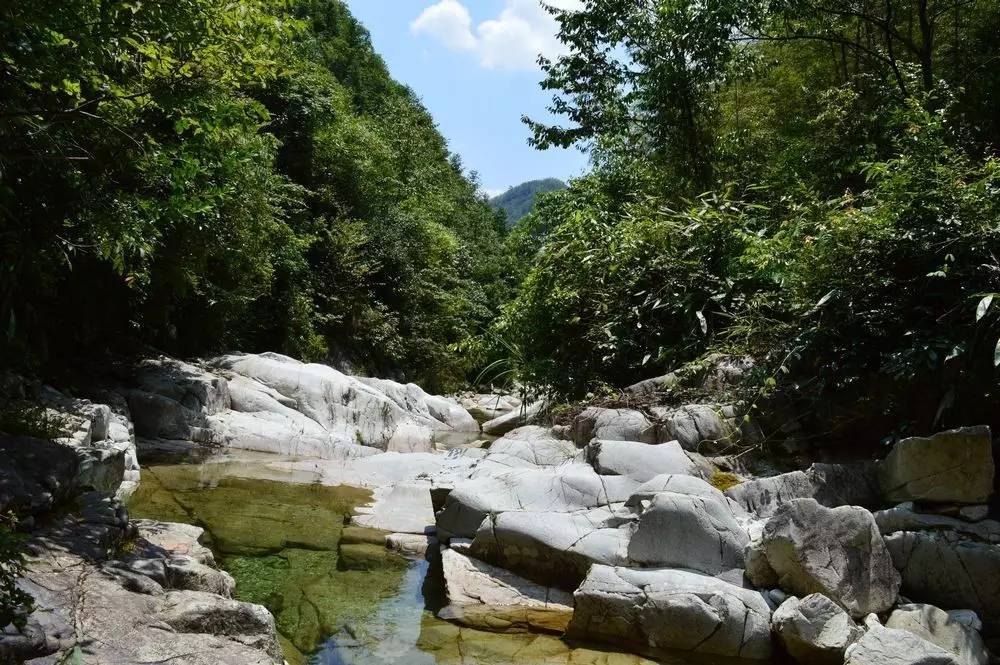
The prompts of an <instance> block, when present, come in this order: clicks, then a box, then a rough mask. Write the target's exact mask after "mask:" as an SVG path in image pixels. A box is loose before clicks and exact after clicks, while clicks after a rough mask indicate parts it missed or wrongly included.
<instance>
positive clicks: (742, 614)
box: [567, 565, 771, 660]
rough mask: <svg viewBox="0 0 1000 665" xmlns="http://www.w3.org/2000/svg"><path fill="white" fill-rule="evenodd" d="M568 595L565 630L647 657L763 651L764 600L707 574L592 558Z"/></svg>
mask: <svg viewBox="0 0 1000 665" xmlns="http://www.w3.org/2000/svg"><path fill="white" fill-rule="evenodd" d="M573 598H574V600H575V602H576V609H575V611H574V613H573V620H572V621H570V624H569V629H568V630H567V636H568V637H571V638H578V639H586V640H597V641H601V642H608V643H611V644H615V645H625V646H628V647H629V648H632V649H636V650H637V651H640V652H641V653H644V654H648V655H650V656H652V657H657V656H661V655H663V656H666V655H668V652H669V651H670V650H685V651H694V652H697V653H704V654H715V655H721V656H733V657H740V658H746V659H753V660H767V659H768V658H770V656H771V629H770V623H771V609H770V607H769V606H768V604H767V601H765V600H764V597H763V596H762V595H761V594H760V593H758V592H756V591H753V590H750V589H744V588H741V587H738V586H735V585H733V584H729V583H728V582H724V581H723V580H720V579H717V578H715V577H708V576H705V575H699V574H697V573H693V572H690V571H686V570H671V569H662V570H635V569H630V568H622V567H611V566H604V565H594V566H593V567H592V568H591V569H590V572H589V574H588V575H587V578H586V580H585V581H584V582H583V584H582V585H581V586H580V588H579V589H577V590H576V592H575V593H574V594H573Z"/></svg>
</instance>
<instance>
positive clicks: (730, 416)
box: [651, 404, 742, 453]
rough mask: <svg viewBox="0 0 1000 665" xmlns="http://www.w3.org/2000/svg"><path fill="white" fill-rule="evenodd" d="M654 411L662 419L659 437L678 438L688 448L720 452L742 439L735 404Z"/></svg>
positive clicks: (657, 417)
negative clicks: (733, 405) (732, 405)
mask: <svg viewBox="0 0 1000 665" xmlns="http://www.w3.org/2000/svg"><path fill="white" fill-rule="evenodd" d="M651 411H652V413H653V415H654V416H655V417H656V419H657V421H658V428H657V440H659V441H677V442H678V443H680V444H681V446H682V447H683V448H684V450H691V451H696V452H705V453H710V452H716V451H718V450H721V449H726V448H728V447H730V446H731V445H732V444H734V443H738V442H739V441H740V440H741V439H742V434H741V431H740V420H741V419H739V418H737V417H736V415H737V414H736V411H735V410H734V409H733V407H731V406H717V405H715V404H688V405H686V406H682V407H679V408H676V409H673V408H665V407H654V408H653V409H652V410H651Z"/></svg>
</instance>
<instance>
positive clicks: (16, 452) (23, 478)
mask: <svg viewBox="0 0 1000 665" xmlns="http://www.w3.org/2000/svg"><path fill="white" fill-rule="evenodd" d="M0 457H2V458H3V460H4V463H3V464H0V512H3V513H6V512H7V511H16V512H19V513H30V514H34V515H38V514H41V513H43V512H45V511H47V510H49V509H50V508H52V506H53V504H54V503H55V502H58V501H63V500H65V499H67V498H68V497H70V496H71V495H72V493H73V492H74V491H75V490H76V474H77V471H78V469H79V460H78V458H77V455H76V453H75V452H74V450H73V449H72V448H71V447H69V446H64V445H61V444H59V443H55V442H54V441H46V440H43V439H36V438H33V437H28V436H3V435H0Z"/></svg>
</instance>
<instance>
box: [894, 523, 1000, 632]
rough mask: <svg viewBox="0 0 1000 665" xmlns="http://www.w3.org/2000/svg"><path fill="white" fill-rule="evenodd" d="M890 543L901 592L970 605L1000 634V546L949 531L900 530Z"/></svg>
mask: <svg viewBox="0 0 1000 665" xmlns="http://www.w3.org/2000/svg"><path fill="white" fill-rule="evenodd" d="M885 542H886V546H887V547H888V549H889V552H890V553H891V554H892V560H893V563H894V564H895V566H896V568H897V569H899V571H900V574H901V575H902V580H903V586H902V592H903V593H904V594H906V595H907V596H908V597H910V598H918V599H920V600H921V601H924V602H928V603H933V604H934V605H936V606H938V607H942V608H944V609H972V610H975V611H976V612H978V613H979V614H980V616H981V617H982V619H983V624H984V630H985V631H986V632H987V633H996V632H1000V546H997V545H987V544H985V543H979V542H975V541H972V540H968V539H964V538H961V537H960V536H958V535H956V534H953V533H948V532H911V531H902V532H899V533H894V534H892V535H890V536H887V537H886V539H885Z"/></svg>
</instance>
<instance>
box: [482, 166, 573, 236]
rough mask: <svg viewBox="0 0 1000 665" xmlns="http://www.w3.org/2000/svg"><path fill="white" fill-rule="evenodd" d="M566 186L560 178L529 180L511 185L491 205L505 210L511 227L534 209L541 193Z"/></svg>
mask: <svg viewBox="0 0 1000 665" xmlns="http://www.w3.org/2000/svg"><path fill="white" fill-rule="evenodd" d="M565 188H566V183H564V182H563V181H562V180H559V179H558V178H545V179H543V180H529V181H528V182H522V183H521V184H520V185H516V186H514V187H511V188H510V189H508V190H507V191H506V192H504V193H503V194H499V195H497V196H494V197H493V198H491V199H490V207H491V208H493V209H494V210H503V211H504V213H506V215H507V226H508V227H511V226H514V225H515V224H517V223H518V222H519V221H520V220H521V218H522V217H524V216H525V215H527V214H528V213H529V212H531V211H532V209H533V208H534V207H535V200H536V199H537V198H538V195H539V194H545V193H547V192H555V191H558V190H560V189H565Z"/></svg>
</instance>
